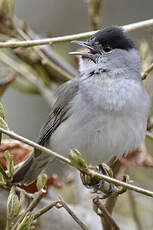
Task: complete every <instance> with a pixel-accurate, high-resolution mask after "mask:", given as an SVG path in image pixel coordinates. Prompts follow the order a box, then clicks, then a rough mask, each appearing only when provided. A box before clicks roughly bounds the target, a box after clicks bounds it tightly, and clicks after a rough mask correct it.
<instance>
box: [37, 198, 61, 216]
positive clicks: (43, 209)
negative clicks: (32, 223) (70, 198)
mask: <svg viewBox="0 0 153 230" xmlns="http://www.w3.org/2000/svg"><path fill="white" fill-rule="evenodd" d="M58 203H59V201H54V202H53V203H51V204H49V205H48V206H46V207H44V208H42V209H40V210H39V211H38V212H36V213H35V214H34V220H35V219H37V218H38V217H40V216H41V215H43V214H44V213H46V212H47V211H49V210H50V209H52V208H53V207H55V206H57V204H58Z"/></svg>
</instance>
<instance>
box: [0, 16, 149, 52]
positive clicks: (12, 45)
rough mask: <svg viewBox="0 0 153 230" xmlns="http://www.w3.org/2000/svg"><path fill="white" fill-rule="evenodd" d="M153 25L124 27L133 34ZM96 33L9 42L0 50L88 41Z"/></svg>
mask: <svg viewBox="0 0 153 230" xmlns="http://www.w3.org/2000/svg"><path fill="white" fill-rule="evenodd" d="M152 25H153V19H148V20H145V21H141V22H136V23H131V24H128V25H124V26H122V28H123V30H124V31H125V32H131V31H135V30H138V29H143V28H147V27H150V26H152ZM95 32H96V31H90V32H85V33H79V34H73V35H66V36H60V37H54V38H46V39H38V40H29V41H18V42H13V41H8V42H0V48H17V47H31V46H40V45H46V44H55V43H60V42H69V41H72V40H78V39H86V38H88V37H90V36H91V35H93V34H94V33H95Z"/></svg>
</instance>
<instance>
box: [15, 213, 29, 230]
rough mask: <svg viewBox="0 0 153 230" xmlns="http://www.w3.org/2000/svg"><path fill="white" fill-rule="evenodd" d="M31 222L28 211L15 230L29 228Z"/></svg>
mask: <svg viewBox="0 0 153 230" xmlns="http://www.w3.org/2000/svg"><path fill="white" fill-rule="evenodd" d="M32 222H33V217H32V216H31V215H30V213H27V214H26V215H25V217H24V219H23V220H22V222H21V223H20V224H19V225H18V227H17V229H16V230H31V224H32Z"/></svg>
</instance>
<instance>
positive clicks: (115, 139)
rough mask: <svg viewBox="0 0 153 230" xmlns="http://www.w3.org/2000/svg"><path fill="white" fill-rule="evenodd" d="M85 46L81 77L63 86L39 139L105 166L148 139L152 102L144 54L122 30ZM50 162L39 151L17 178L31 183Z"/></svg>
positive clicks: (113, 29)
mask: <svg viewBox="0 0 153 230" xmlns="http://www.w3.org/2000/svg"><path fill="white" fill-rule="evenodd" d="M112 37H113V39H112ZM107 38H108V39H107ZM77 43H78V44H79V42H77ZM80 45H84V46H85V47H88V48H89V52H84V53H80V54H81V55H82V57H83V58H81V60H80V73H81V75H80V77H78V78H76V79H74V80H71V81H69V82H67V83H65V84H63V86H62V87H61V88H60V89H59V92H58V97H57V101H56V103H55V105H54V107H53V109H52V112H51V114H50V115H49V118H48V120H47V122H46V123H45V125H44V126H43V127H42V129H41V130H40V135H39V138H38V140H37V142H38V143H39V144H41V145H47V144H49V145H50V146H51V149H52V150H53V151H56V152H58V153H60V154H64V155H65V156H66V155H67V154H68V153H69V150H70V149H71V148H77V149H78V150H79V151H80V152H81V153H82V154H84V156H85V157H86V159H87V160H88V162H89V163H92V164H100V163H102V162H103V161H105V162H107V161H108V160H110V159H111V158H112V157H114V156H117V157H120V156H122V155H123V154H128V153H129V152H130V151H132V150H133V149H134V148H136V147H137V146H138V145H139V144H140V142H141V141H142V140H144V138H145V131H146V124H147V117H148V113H149V104H150V102H149V97H148V94H147V93H146V91H145V89H144V86H143V84H142V82H141V75H140V71H141V62H140V57H139V55H138V53H137V51H136V49H135V48H134V44H133V42H132V41H131V40H130V39H129V38H128V37H127V36H126V35H125V34H124V33H123V31H122V30H121V29H120V28H118V27H110V28H107V29H105V30H102V31H100V32H99V34H98V33H96V34H95V36H93V37H91V39H89V41H88V42H86V43H84V42H80ZM90 47H91V50H90ZM77 54H79V53H77ZM48 161H49V157H48V156H47V155H45V154H44V153H41V152H40V151H37V150H36V151H35V152H34V153H33V154H32V155H31V156H30V157H29V158H28V159H27V160H26V161H25V163H24V164H23V166H22V167H21V168H20V169H19V170H18V171H17V172H16V173H15V175H14V178H13V181H14V182H15V183H18V182H20V183H26V184H28V183H31V182H32V181H33V180H34V179H35V178H36V177H37V176H38V175H39V173H40V172H41V170H42V169H43V168H44V167H45V166H46V165H47V163H48Z"/></svg>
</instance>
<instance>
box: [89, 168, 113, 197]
mask: <svg viewBox="0 0 153 230" xmlns="http://www.w3.org/2000/svg"><path fill="white" fill-rule="evenodd" d="M97 172H99V173H101V174H103V175H106V176H112V170H111V169H110V168H109V166H108V165H106V164H100V165H99V167H98V170H97ZM105 183H108V182H105V180H100V181H98V183H97V184H96V185H94V190H93V192H94V193H97V194H99V193H100V191H102V189H103V187H104V185H105ZM114 191H115V187H114V185H113V184H112V183H109V190H108V192H107V193H106V194H105V195H104V196H102V197H100V199H106V198H108V197H109V196H111V195H112V193H113V192H114Z"/></svg>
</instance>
